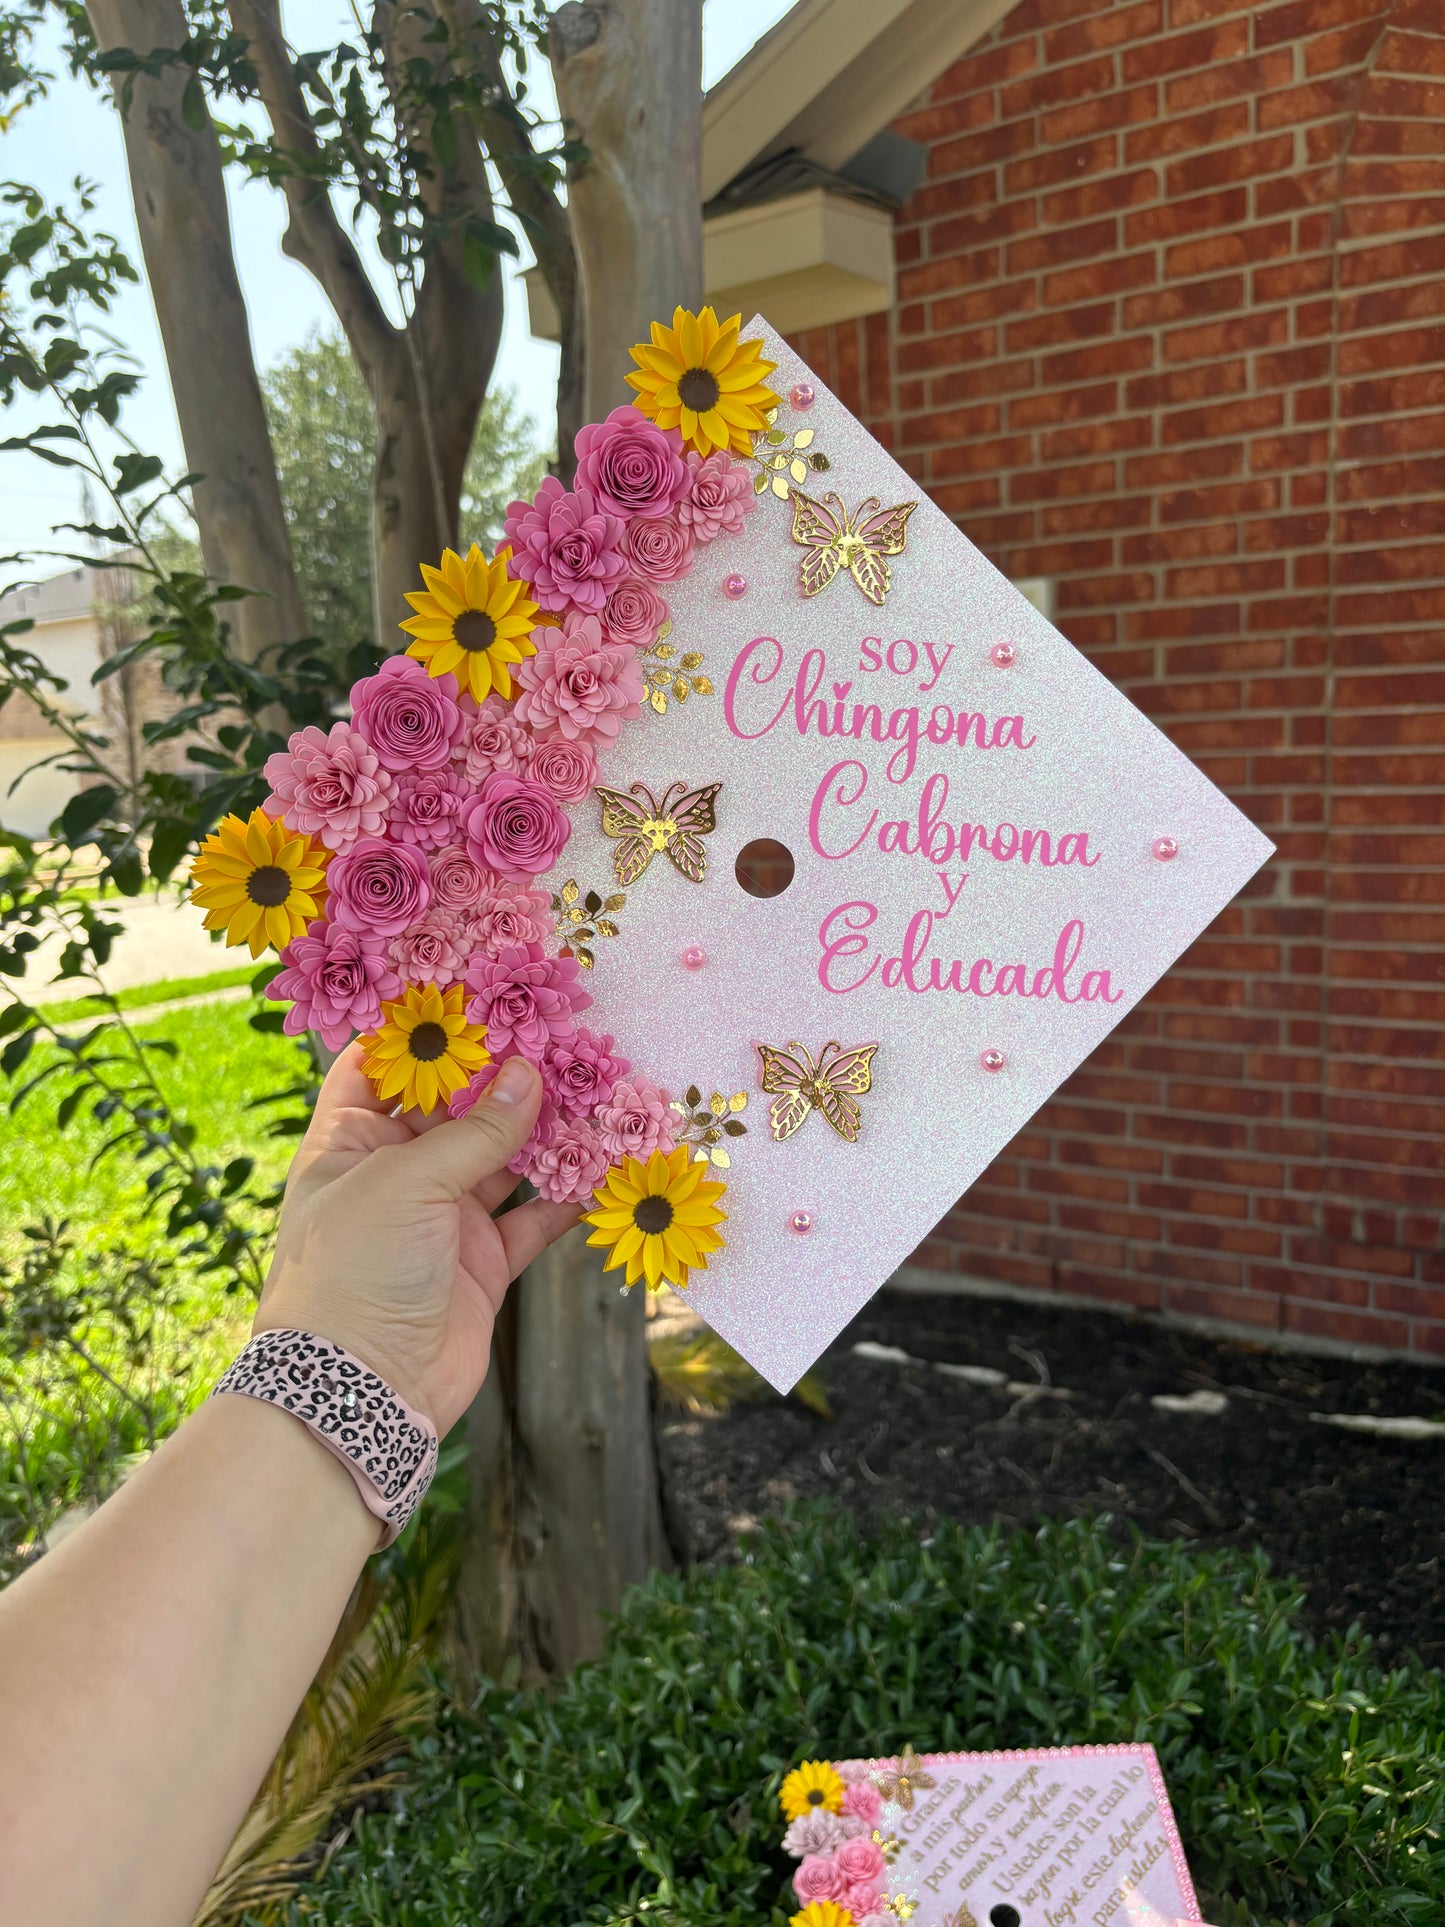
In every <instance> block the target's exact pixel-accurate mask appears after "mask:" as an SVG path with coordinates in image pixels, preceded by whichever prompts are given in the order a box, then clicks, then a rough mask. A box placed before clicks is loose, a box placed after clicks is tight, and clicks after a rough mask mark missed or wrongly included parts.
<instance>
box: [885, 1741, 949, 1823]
mask: <svg viewBox="0 0 1445 1927" xmlns="http://www.w3.org/2000/svg"><path fill="white" fill-rule="evenodd" d="M873 1783H874V1785H875V1786H876V1787H877V1788H878V1791H879V1792H880V1793H881V1794H882V1795H883V1798H884V1799H885V1800H896V1801H897V1802H898V1804H899V1806H901V1807H907V1808H910V1809H911V1808H912V1806H913V1796H914V1794H915V1793H921V1792H923V1791H925V1790H926V1789H927V1788H929V1787H931V1786H933V1785H935V1784H936V1782H935V1781H934V1778H933V1775H932V1774H931V1773H925V1772H924V1771H923V1767H922V1762H921V1761H920V1760H919V1757H918V1755H917V1754H916V1753H915V1752H914V1750H913V1748H912V1747H911V1746H905V1747H904V1749H903V1757H902V1758H901V1759H900V1760H899V1762H898V1770H897V1772H893V1771H891V1770H890V1769H888V1768H886V1767H885V1768H884V1770H883V1771H882V1772H881V1773H875V1774H874V1775H873Z"/></svg>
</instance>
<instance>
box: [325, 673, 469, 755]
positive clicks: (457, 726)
mask: <svg viewBox="0 0 1445 1927" xmlns="http://www.w3.org/2000/svg"><path fill="white" fill-rule="evenodd" d="M456 687H457V685H456V678H455V677H454V676H437V677H432V676H429V675H428V674H427V673H426V671H425V669H423V668H422V666H421V664H420V663H419V662H418V661H416V659H415V658H414V657H412V656H388V657H387V659H386V661H385V662H384V663H383V664H382V665H381V667H380V669H378V670H377V672H376V674H375V675H374V676H366V677H364V678H363V679H362V681H360V682H358V683H353V684H352V686H351V726H352V728H353V729H355V730H356V731H357V732H358V733H359V734H360V735H362V736H364V737H365V739H366V741H367V742H368V743H370V745H371V747H372V748H373V749H374V750H375V751H376V754H377V756H378V757H379V759H380V760H381V762H382V763H383V764H384V765H385V766H386V768H387V769H389V770H394V771H396V772H397V773H398V774H400V772H401V771H403V770H420V769H442V768H444V767H445V766H446V763H447V761H448V760H449V758H450V756H451V753H452V744H453V743H454V742H455V741H456V739H457V737H458V736H459V735H460V734H461V728H462V712H461V710H460V709H459V708H458V706H457V699H456Z"/></svg>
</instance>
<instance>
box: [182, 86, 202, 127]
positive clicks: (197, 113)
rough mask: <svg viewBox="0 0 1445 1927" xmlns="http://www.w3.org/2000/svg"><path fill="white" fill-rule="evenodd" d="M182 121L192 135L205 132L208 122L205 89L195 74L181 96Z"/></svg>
mask: <svg viewBox="0 0 1445 1927" xmlns="http://www.w3.org/2000/svg"><path fill="white" fill-rule="evenodd" d="M181 119H182V120H183V121H184V122H185V123H186V125H187V127H189V128H190V129H191V131H192V133H196V134H200V133H203V132H204V131H205V126H206V120H207V114H206V95H205V89H204V88H203V87H202V86H201V83H200V80H199V79H198V77H197V76H196V75H195V74H192V75H191V77H190V79H189V80H188V81H187V82H186V85H185V90H184V91H183V93H182V94H181Z"/></svg>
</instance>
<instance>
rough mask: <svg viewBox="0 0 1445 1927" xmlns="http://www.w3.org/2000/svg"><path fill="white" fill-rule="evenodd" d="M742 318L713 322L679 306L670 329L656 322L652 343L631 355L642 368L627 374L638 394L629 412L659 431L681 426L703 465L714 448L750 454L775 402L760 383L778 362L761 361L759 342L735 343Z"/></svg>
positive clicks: (712, 317) (641, 345) (707, 311)
mask: <svg viewBox="0 0 1445 1927" xmlns="http://www.w3.org/2000/svg"><path fill="white" fill-rule="evenodd" d="M742 320H743V318H742V316H741V315H740V314H735V315H733V316H732V318H731V319H730V320H728V321H724V322H721V323H719V321H718V318H717V316H716V315H715V314H714V313H713V311H712V309H711V308H704V309H703V311H702V313H701V314H690V313H689V312H688V310H687V309H686V308H677V309H675V310H674V312H673V317H672V326H671V327H670V328H664V327H663V325H662V323H661V322H660V321H654V322H653V324H652V340H651V341H650V342H647V341H639V342H638V344H637V346H636V347H635V348H633V349H632V351H631V353H632V359H633V360H634V361H635V362H636V363H637V366H638V368H639V370H640V371H641V372H640V373H638V374H635V375H629V376H628V377H627V380H628V383H629V385H630V386H631V387H633V388H635V389H636V390H637V398H636V400H635V401H634V402H633V404H632V405H633V407H634V408H640V409H641V410H642V412H643V414H644V415H646V416H648V417H649V419H650V420H652V421H655V422H656V423H657V425H658V427H659V428H678V429H681V431H682V439H683V441H684V442H685V443H686V444H687V446H688V447H689V448H695V449H696V450H697V452H698V454H699V455H701V456H702V457H703V458H704V460H705V459H706V458H707V457H708V456H709V455H711V454H712V453H713V451H714V450H715V449H719V448H730V449H732V450H733V452H734V454H737V455H750V454H751V453H752V449H753V441H752V438H753V436H754V435H759V434H761V433H762V431H763V430H764V429H765V428H766V427H767V425H768V421H767V415H768V410H769V409H770V408H776V407H777V405H778V397H777V396H776V395H775V394H774V393H773V391H772V389H771V388H769V387H767V386H766V384H765V383H764V380H763V377H764V376H765V375H770V374H771V373H772V372H773V370H774V368H776V367H777V365H778V364H777V363H776V362H775V361H764V360H763V358H762V353H761V350H762V345H763V344H762V343H761V342H760V341H739V340H738V329H739V328H740V327H741V326H742Z"/></svg>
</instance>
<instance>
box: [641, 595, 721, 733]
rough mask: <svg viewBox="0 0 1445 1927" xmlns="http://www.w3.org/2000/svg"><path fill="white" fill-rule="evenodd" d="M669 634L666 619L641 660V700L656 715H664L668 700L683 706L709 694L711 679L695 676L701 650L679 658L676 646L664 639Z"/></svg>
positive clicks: (699, 662) (700, 661)
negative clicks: (642, 692) (693, 699)
mask: <svg viewBox="0 0 1445 1927" xmlns="http://www.w3.org/2000/svg"><path fill="white" fill-rule="evenodd" d="M671 634H672V618H671V616H669V617H668V618H667V620H666V621H665V622H664V623H663V625H662V627H661V628H660V629H659V630H658V632H657V641H656V642H655V643H654V644H653V645H652V647H651V648H650V649H649V650H648V651H647V653H646V655H645V656H644V657H643V658H642V680H643V682H644V684H645V685H646V688H645V691H644V694H643V698H642V700H643V702H644V703H646V704H647V706H648V708H650V709H651V710H652V711H653V712H654V713H655V714H656V715H658V716H665V715H666V714H667V705H668V702H669V701H673V702H679V703H685V702H686V701H687V699H688V697H689V696H710V695H711V694H712V678H711V677H710V676H703V675H699V674H698V671H699V670H700V669H701V668H702V660H703V657H702V651H701V649H688V650H686V651H684V653H683V654H682V655H679V654H678V651H677V644H676V643H674V642H669V641H668V640H667V638H668V637H669V636H670V635H671Z"/></svg>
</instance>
